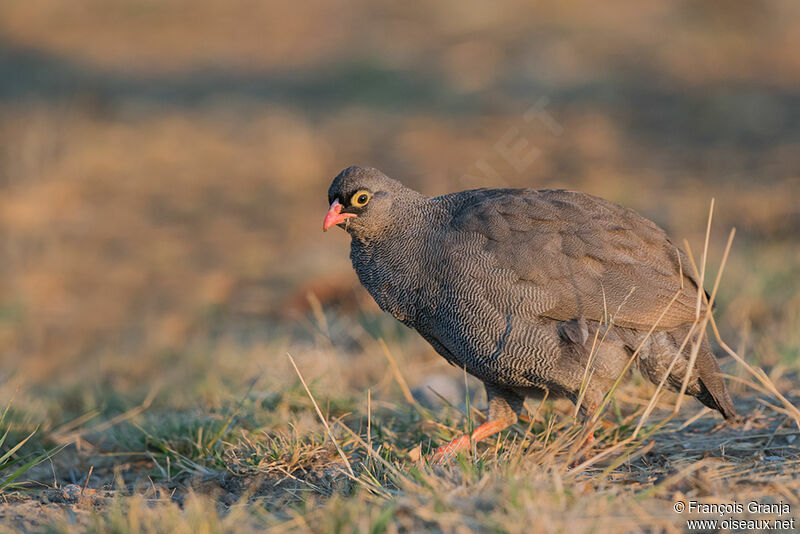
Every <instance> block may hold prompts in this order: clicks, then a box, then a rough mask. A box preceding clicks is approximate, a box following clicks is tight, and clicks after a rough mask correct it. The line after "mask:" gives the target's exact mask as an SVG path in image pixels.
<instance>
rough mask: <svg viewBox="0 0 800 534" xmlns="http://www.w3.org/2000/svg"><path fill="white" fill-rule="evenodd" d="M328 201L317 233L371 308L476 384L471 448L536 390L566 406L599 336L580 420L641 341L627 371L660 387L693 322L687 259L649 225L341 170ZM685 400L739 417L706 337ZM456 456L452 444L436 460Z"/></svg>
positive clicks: (635, 218) (693, 283)
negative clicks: (339, 237) (337, 238)
mask: <svg viewBox="0 0 800 534" xmlns="http://www.w3.org/2000/svg"><path fill="white" fill-rule="evenodd" d="M328 201H329V202H330V210H329V212H328V215H327V216H326V218H325V223H324V229H326V230H327V229H328V228H329V227H331V226H333V225H339V226H342V227H344V228H345V229H346V230H347V231H348V232H349V233H350V235H351V237H352V242H351V243H352V244H351V252H350V257H351V260H352V263H353V267H354V269H355V271H356V273H357V274H358V277H359V280H360V281H361V283H362V284H363V285H364V287H365V288H366V289H367V291H369V293H370V294H371V295H372V297H373V298H374V299H375V301H376V302H377V303H378V305H379V306H380V307H381V309H383V310H385V311H387V312H389V313H391V314H392V315H393V316H394V317H395V318H397V319H398V320H400V321H401V322H403V323H404V324H405V325H407V326H409V327H411V328H414V329H415V330H417V331H418V332H419V333H420V334H421V335H422V336H423V337H424V338H425V339H426V340H427V341H428V342H429V343H430V344H431V345H432V346H433V348H434V349H435V350H436V351H437V352H438V353H439V354H441V355H442V356H443V357H445V358H446V359H447V360H448V361H449V362H451V363H452V364H454V365H456V366H458V367H463V368H466V370H467V372H469V373H470V374H472V375H474V376H476V377H478V378H479V379H480V380H482V381H483V383H484V384H485V386H486V390H487V395H488V397H489V412H490V413H489V419H488V421H487V423H485V424H484V425H482V426H481V427H479V428H478V429H477V430H476V431H475V434H474V435H473V439H475V440H478V439H481V438H482V437H485V436H486V435H490V434H492V433H494V432H497V431H498V430H500V429H502V428H505V427H507V426H508V425H510V424H512V423H513V422H515V421H516V418H517V413H518V412H519V410H520V409H521V407H522V401H523V399H524V397H525V396H528V395H540V394H541V393H542V392H543V391H544V390H547V391H549V392H550V394H551V395H561V396H566V397H569V398H571V399H573V401H574V400H575V399H576V398H577V396H578V391H579V388H580V387H581V383H582V381H583V380H584V375H585V371H586V366H587V364H588V363H589V362H588V359H589V349H590V347H591V344H592V342H593V340H594V338H595V333H596V332H598V330H602V331H603V333H604V335H605V338H604V341H603V344H602V345H601V346H600V349H599V350H597V351H596V355H595V356H594V358H593V361H592V369H591V371H592V380H591V381H590V382H589V384H588V386H587V387H586V392H585V394H584V395H585V396H584V399H583V402H582V405H581V411H582V413H583V414H584V415H587V414H589V413H592V411H593V410H595V409H597V407H598V406H599V405H600V402H601V401H602V398H603V396H604V395H605V393H606V392H608V390H609V389H610V388H611V386H612V384H613V383H614V382H615V381H616V379H617V377H618V376H619V375H620V373H622V372H624V371H625V367H626V363H627V361H628V359H629V358H630V355H631V354H632V351H633V350H635V348H636V347H638V346H639V345H640V344H641V343H642V342H644V345H643V348H642V350H641V352H640V357H639V358H638V361H637V365H638V368H639V369H640V371H641V372H642V373H643V374H644V375H645V376H646V377H647V378H649V379H650V380H652V381H653V382H655V383H658V382H659V381H660V380H661V379H662V376H663V374H664V372H665V371H666V370H667V368H668V367H669V363H670V362H671V361H672V359H673V356H674V355H675V354H677V351H678V349H679V346H680V344H681V342H682V340H683V337H684V336H685V335H686V333H687V332H688V329H689V326H690V325H691V323H692V322H693V321H694V319H695V313H696V303H697V296H698V291H700V287H699V284H698V281H697V279H696V277H695V276H694V275H693V274H692V272H693V271H692V269H691V267H690V266H689V262H688V259H687V257H686V255H685V254H684V252H683V251H682V250H680V249H679V248H678V247H676V246H675V245H674V244H673V243H672V242H671V241H670V240H669V238H668V237H667V235H666V234H665V233H664V231H663V230H661V229H660V228H659V227H658V226H656V225H655V224H654V223H653V222H651V221H649V220H648V219H645V218H644V217H642V216H640V215H639V214H637V213H635V212H634V211H632V210H629V209H626V208H623V207H621V206H618V205H616V204H613V203H611V202H608V201H606V200H603V199H601V198H598V197H594V196H591V195H587V194H584V193H578V192H570V191H560V190H559V191H555V190H542V191H535V190H530V189H476V190H470V191H461V192H458V193H452V194H448V195H444V196H440V197H435V198H427V197H425V196H423V195H421V194H420V193H417V192H416V191H413V190H411V189H409V188H407V187H405V186H403V185H402V184H401V183H399V182H397V181H395V180H392V179H391V178H388V177H387V176H385V175H384V174H382V173H381V172H380V171H377V170H375V169H370V168H363V167H349V168H348V169H345V170H344V171H342V172H341V173H340V174H339V175H338V176H337V177H336V178H335V179H334V181H333V183H332V185H331V187H330V190H329V192H328ZM673 299H674V300H673ZM671 301H672V304H671V305H669V303H670V302H671ZM665 310H666V311H665ZM610 316H613V326H612V327H611V328H608V327H607V326H604V325H608V323H609V321H608V319H609V317H610ZM654 324H655V325H656V328H655V330H654V333H653V335H652V336H651V337H650V338H648V339H645V335H646V333H647V331H648V330H649V329H650V328H651V327H652V326H653V325H654ZM606 330H607V331H606ZM688 357H689V352H688V349H685V350H684V354H682V358H681V359H680V362H679V364H678V365H675V366H673V369H672V371H671V374H670V376H669V377H668V380H667V384H668V385H669V387H671V388H673V389H679V388H680V385H681V383H682V381H683V379H684V377H685V375H686V372H687V371H688V365H687V360H688ZM687 393H689V394H690V395H693V396H695V397H696V398H697V399H699V400H700V402H702V403H703V404H705V405H706V406H709V407H711V408H713V409H715V410H717V411H719V412H720V413H721V414H722V415H723V416H724V417H725V418H728V419H734V418H736V412H735V409H734V407H733V403H732V401H731V399H730V396H729V394H728V392H727V389H726V387H725V384H724V382H723V381H722V379H721V378H720V376H719V366H718V364H717V361H716V359H715V357H714V355H713V353H712V352H711V350H710V348H709V346H708V342H707V341H706V340H703V342H702V345H701V350H700V353H699V354H698V356H697V358H696V362H695V366H694V369H693V370H692V373H691V375H690V380H689V387H688V389H687ZM466 443H468V440H467V441H466ZM463 446H464V439H461V441H459V440H456V441H454V442H453V443H451V444H449V445H447V446H446V447H443V448H442V449H440V451H439V454H440V456H441V455H449V454H451V453H453V452H455V451H456V450H458V449H460V448H463Z"/></svg>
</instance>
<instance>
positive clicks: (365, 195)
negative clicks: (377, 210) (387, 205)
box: [350, 189, 371, 208]
mask: <svg viewBox="0 0 800 534" xmlns="http://www.w3.org/2000/svg"><path fill="white" fill-rule="evenodd" d="M370 198H371V195H370V194H369V191H365V190H363V189H362V190H361V191H358V192H356V194H355V195H353V196H352V197H351V198H350V205H351V206H354V207H356V208H360V207H363V206H366V205H367V202H369V199H370Z"/></svg>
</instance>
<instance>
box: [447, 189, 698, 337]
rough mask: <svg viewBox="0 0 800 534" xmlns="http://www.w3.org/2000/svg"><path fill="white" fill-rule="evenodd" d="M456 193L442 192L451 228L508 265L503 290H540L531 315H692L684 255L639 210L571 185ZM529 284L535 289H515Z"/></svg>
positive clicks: (692, 285) (677, 318) (692, 290)
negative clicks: (508, 283) (509, 276)
mask: <svg viewBox="0 0 800 534" xmlns="http://www.w3.org/2000/svg"><path fill="white" fill-rule="evenodd" d="M457 195H460V197H452V198H450V199H449V201H448V203H449V204H450V205H451V213H452V219H451V221H450V225H451V229H452V230H453V231H455V232H458V233H462V232H466V233H470V234H473V235H475V234H477V236H479V239H480V241H481V243H482V244H483V248H484V251H485V252H488V253H489V254H491V255H492V256H493V258H494V259H495V260H496V267H497V268H501V269H509V270H511V271H512V272H513V273H514V282H513V285H514V286H516V287H510V288H508V289H509V291H511V292H513V293H514V294H531V295H540V297H539V298H541V299H542V302H543V303H544V304H543V306H533V308H532V309H537V308H538V309H542V308H544V309H542V311H541V312H537V314H538V315H541V316H546V317H550V318H552V319H557V320H569V319H574V318H580V317H583V318H586V319H590V320H595V321H600V320H602V319H603V318H604V317H605V318H609V317H613V321H614V324H617V325H620V326H624V327H630V328H638V329H647V328H650V327H651V326H652V325H653V324H655V323H656V322H657V321H658V324H657V329H659V330H661V329H669V328H673V327H675V326H678V325H681V324H685V323H690V322H692V321H693V320H694V318H695V313H696V305H697V291H698V286H699V284H698V282H697V280H696V278H695V276H694V271H693V269H692V267H691V265H690V264H689V260H688V257H687V256H686V254H685V253H684V252H683V251H682V250H680V249H679V248H678V247H676V246H675V245H674V244H672V242H671V241H670V240H669V238H668V237H667V235H666V234H665V232H664V231H663V230H662V229H661V228H659V227H658V226H656V225H655V224H654V223H653V222H651V221H649V220H648V219H645V218H644V217H642V216H641V215H639V214H637V213H636V212H634V211H632V210H629V209H626V208H623V207H621V206H618V205H616V204H613V203H611V202H608V201H606V200H603V199H601V198H598V197H594V196H591V195H587V194H584V193H576V192H569V191H533V190H527V189H524V190H514V189H490V190H475V191H465V192H463V193H459V194H457ZM527 286H532V288H533V289H534V291H533V292H531V291H520V290H521V289H522V287H527ZM676 294H677V298H676V299H675V301H674V302H673V303H672V305H671V306H669V307H668V305H669V303H670V301H671V300H672V299H673V297H675V295H676ZM526 308H527V307H526ZM529 309H531V308H529ZM665 309H666V312H665V313H664V315H663V317H661V320H660V321H659V317H660V316H661V314H662V312H664V310H665Z"/></svg>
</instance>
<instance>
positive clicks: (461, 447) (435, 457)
mask: <svg viewBox="0 0 800 534" xmlns="http://www.w3.org/2000/svg"><path fill="white" fill-rule="evenodd" d="M468 449H469V436H467V435H466V434H465V435H463V436H460V437H458V438H456V439H454V440H453V441H451V442H450V443H448V444H446V445H442V446H441V447H439V448H438V449H436V450H435V451H434V452H433V454H432V455H431V459H430V462H431V465H444V464H446V463H447V462H449V461H450V460H452V459H453V458H455V457H456V454H458V453H459V452H462V451H465V450H468Z"/></svg>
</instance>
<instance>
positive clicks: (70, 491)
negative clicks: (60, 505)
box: [61, 484, 81, 501]
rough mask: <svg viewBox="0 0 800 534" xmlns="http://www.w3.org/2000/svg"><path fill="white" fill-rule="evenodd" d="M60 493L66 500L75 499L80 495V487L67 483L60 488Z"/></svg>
mask: <svg viewBox="0 0 800 534" xmlns="http://www.w3.org/2000/svg"><path fill="white" fill-rule="evenodd" d="M61 495H62V496H63V497H64V499H65V500H68V501H74V500H77V499H78V497H80V496H81V487H80V486H78V485H76V484H67V485H66V486H64V487H63V488H61Z"/></svg>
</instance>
